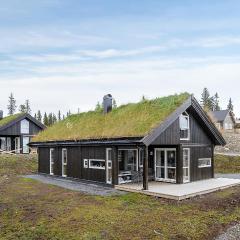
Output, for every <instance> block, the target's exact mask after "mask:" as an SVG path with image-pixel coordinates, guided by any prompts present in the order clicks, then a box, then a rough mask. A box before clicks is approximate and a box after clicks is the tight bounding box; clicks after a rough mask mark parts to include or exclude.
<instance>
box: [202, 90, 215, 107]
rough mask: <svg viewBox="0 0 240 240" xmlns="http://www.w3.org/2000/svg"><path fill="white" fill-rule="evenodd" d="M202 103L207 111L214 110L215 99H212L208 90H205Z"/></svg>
mask: <svg viewBox="0 0 240 240" xmlns="http://www.w3.org/2000/svg"><path fill="white" fill-rule="evenodd" d="M201 103H202V106H203V108H204V109H205V110H206V111H209V110H213V97H210V93H209V91H208V89H207V88H204V89H203V93H202V98H201Z"/></svg>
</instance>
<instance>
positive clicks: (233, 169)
mask: <svg viewBox="0 0 240 240" xmlns="http://www.w3.org/2000/svg"><path fill="white" fill-rule="evenodd" d="M215 173H240V156H237V157H233V156H224V155H215Z"/></svg>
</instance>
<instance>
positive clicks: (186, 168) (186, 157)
mask: <svg viewBox="0 0 240 240" xmlns="http://www.w3.org/2000/svg"><path fill="white" fill-rule="evenodd" d="M183 182H184V183H187V182H190V148H184V149H183Z"/></svg>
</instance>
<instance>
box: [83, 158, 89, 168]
mask: <svg viewBox="0 0 240 240" xmlns="http://www.w3.org/2000/svg"><path fill="white" fill-rule="evenodd" d="M83 167H84V168H88V159H83Z"/></svg>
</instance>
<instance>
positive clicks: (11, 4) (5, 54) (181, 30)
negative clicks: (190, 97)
mask: <svg viewBox="0 0 240 240" xmlns="http://www.w3.org/2000/svg"><path fill="white" fill-rule="evenodd" d="M239 11H240V2H239V1H231V0H228V1H220V0H218V1H215V0H211V1H192V0H191V1H190V0H189V1H187V0H185V1H184V0H183V1H178V0H175V1H174V0H170V1H161V0H128V1H125V0H121V1H113V0H111V1H110V0H88V1H81V0H41V1H33V0H9V1H3V2H1V5H0V36H1V37H0V90H1V102H0V108H2V109H4V111H5V112H6V105H7V98H8V95H9V94H10V92H13V93H14V95H15V97H16V99H17V103H18V104H21V103H23V102H24V101H25V99H30V101H31V103H32V108H33V111H37V110H38V109H41V110H42V111H48V112H49V111H55V112H56V111H57V110H58V109H62V110H63V111H67V110H68V109H71V111H72V112H76V111H77V109H78V108H80V110H81V111H84V110H88V109H91V108H93V107H94V105H95V104H96V102H97V101H99V100H101V99H102V96H103V95H104V94H106V93H112V94H113V96H114V97H115V98H116V100H117V103H119V104H121V103H126V102H130V101H138V100H139V99H140V98H141V96H142V95H145V96H147V97H149V98H152V97H157V96H162V95H168V94H172V93H178V92H183V91H188V92H190V93H194V94H195V96H196V97H197V98H199V97H200V94H201V91H202V89H203V87H205V86H206V87H208V88H209V90H210V92H211V93H212V94H214V93H215V92H216V91H217V92H218V93H219V95H220V97H221V104H222V107H223V108H225V107H226V105H227V102H228V99H229V97H232V98H233V102H234V105H235V110H236V114H237V115H238V116H240V94H239V93H238V92H239V90H238V87H239V85H240V84H239V81H240V55H239V54H240V14H239Z"/></svg>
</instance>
